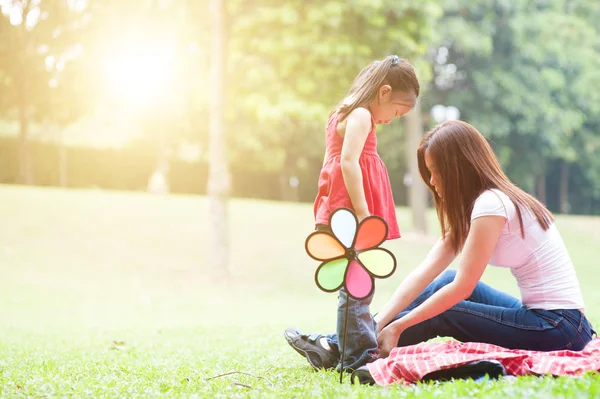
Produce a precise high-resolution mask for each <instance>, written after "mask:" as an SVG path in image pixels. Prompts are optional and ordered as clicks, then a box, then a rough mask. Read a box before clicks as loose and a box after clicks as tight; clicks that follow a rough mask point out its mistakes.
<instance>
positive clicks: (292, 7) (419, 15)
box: [228, 0, 440, 229]
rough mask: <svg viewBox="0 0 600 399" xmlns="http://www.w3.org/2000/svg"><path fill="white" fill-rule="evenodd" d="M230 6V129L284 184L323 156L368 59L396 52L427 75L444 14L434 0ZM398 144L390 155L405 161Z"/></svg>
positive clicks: (242, 148)
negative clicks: (333, 122)
mask: <svg viewBox="0 0 600 399" xmlns="http://www.w3.org/2000/svg"><path fill="white" fill-rule="evenodd" d="M229 4H230V13H231V14H232V17H231V20H232V26H231V43H230V49H231V50H230V53H231V63H230V75H229V79H228V82H229V83H230V89H231V90H232V91H233V92H232V96H231V97H232V98H234V97H235V98H237V99H238V104H237V105H238V106H237V107H236V112H235V119H233V118H232V119H233V122H232V131H238V132H240V134H238V135H236V137H235V138H232V140H235V141H233V143H232V147H233V148H234V151H236V153H242V154H244V157H239V158H242V159H244V162H246V164H248V163H249V162H247V160H248V157H249V156H252V157H253V158H252V159H253V160H254V162H253V164H255V165H260V167H262V168H268V169H270V170H274V171H281V178H280V181H281V182H282V186H287V185H288V184H289V183H288V182H289V181H290V178H293V177H294V176H296V175H298V174H302V169H303V168H309V167H310V165H320V164H321V163H322V160H323V153H324V146H323V132H324V127H325V121H326V120H327V115H328V113H329V112H330V110H331V109H332V108H333V107H334V106H335V104H336V103H337V102H339V101H340V100H341V99H342V98H343V96H344V95H345V94H346V92H347V90H348V88H349V87H350V85H351V83H352V81H353V79H354V78H355V77H356V75H357V73H358V72H359V71H360V70H361V69H362V68H364V67H365V66H366V65H368V64H369V63H370V62H373V61H374V60H376V59H381V58H383V57H385V56H386V55H389V54H398V55H400V56H402V57H404V58H408V59H409V60H411V61H412V62H413V63H416V64H417V65H416V67H417V70H418V71H419V75H420V78H421V80H423V81H426V80H427V79H428V77H429V76H430V74H429V72H428V65H427V63H426V62H425V61H424V60H423V59H422V57H421V56H422V55H423V54H424V52H425V50H426V48H427V47H426V45H425V43H427V41H428V40H429V38H430V36H431V34H432V28H433V26H434V22H435V20H436V18H438V17H439V15H440V9H439V8H438V7H437V6H436V5H435V2H433V1H423V2H417V3H415V2H411V3H409V2H401V3H399V2H396V1H382V2H376V3H374V2H371V1H356V2H344V1H339V0H327V1H322V2H319V3H313V2H306V1H300V0H294V1H287V2H271V1H264V2H260V3H259V4H256V3H252V6H251V7H250V6H248V5H247V2H240V1H235V2H234V1H232V2H230V3H229ZM272 32H285V34H281V35H273V34H272ZM413 125H414V126H417V125H415V124H412V125H409V126H413ZM404 133H405V136H406V129H404ZM417 134H418V132H417ZM414 141H415V140H413V145H414ZM399 147H400V146H399V145H396V146H395V147H391V148H389V151H388V152H394V154H393V155H392V154H390V156H393V157H401V158H403V156H402V155H399V151H398V150H397V149H398V148H399ZM262 149H269V151H268V153H267V152H266V151H260V150H262ZM394 149H395V150H394ZM414 150H416V146H415V148H414ZM383 152H386V149H383ZM274 154H275V155H274ZM415 166H416V164H415ZM413 169H414V168H413ZM300 184H302V181H300ZM417 184H418V183H417ZM283 189H284V190H285V187H284V188H283ZM416 210H417V211H418V209H416ZM419 220H424V217H419ZM418 228H419V229H422V228H423V227H422V226H419V227H418Z"/></svg>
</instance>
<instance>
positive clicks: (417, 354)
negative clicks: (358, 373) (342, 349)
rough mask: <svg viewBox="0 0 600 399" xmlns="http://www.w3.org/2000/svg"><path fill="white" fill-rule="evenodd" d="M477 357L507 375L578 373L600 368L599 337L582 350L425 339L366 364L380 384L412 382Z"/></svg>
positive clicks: (567, 374)
mask: <svg viewBox="0 0 600 399" xmlns="http://www.w3.org/2000/svg"><path fill="white" fill-rule="evenodd" d="M478 360H496V361H498V362H500V363H501V364H502V365H503V366H504V367H505V368H506V372H507V374H508V375H514V376H522V375H546V374H550V375H553V376H577V375H581V374H584V373H586V372H590V371H596V372H598V371H600V338H596V339H593V340H592V341H590V343H588V344H587V345H586V347H585V348H584V349H583V350H582V351H580V352H575V351H569V350H561V351H553V352H538V351H526V350H519V349H506V348H502V347H500V346H496V345H491V344H483V343H476V342H465V343H461V342H458V341H454V340H450V341H446V342H432V343H428V342H424V343H421V344H417V345H412V346H406V347H401V348H394V349H392V351H391V352H390V355H389V356H388V357H387V358H382V359H378V360H376V361H374V362H372V363H369V364H368V365H367V367H368V369H369V372H370V373H371V375H372V377H373V379H374V380H375V382H376V383H377V384H379V385H391V384H395V383H401V384H404V385H410V384H412V383H415V382H417V381H421V380H422V379H423V377H425V376H426V375H427V374H430V373H432V372H435V371H439V370H446V369H450V368H454V367H459V366H463V365H465V364H468V363H472V362H475V361H478Z"/></svg>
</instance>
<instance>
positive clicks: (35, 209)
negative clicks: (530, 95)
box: [0, 186, 600, 398]
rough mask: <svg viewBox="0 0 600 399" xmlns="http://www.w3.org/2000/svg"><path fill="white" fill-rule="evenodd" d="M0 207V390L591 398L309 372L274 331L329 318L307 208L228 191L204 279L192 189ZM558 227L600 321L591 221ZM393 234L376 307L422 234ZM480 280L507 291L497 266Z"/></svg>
mask: <svg viewBox="0 0 600 399" xmlns="http://www.w3.org/2000/svg"><path fill="white" fill-rule="evenodd" d="M0 204H1V206H0V221H1V226H0V397H7V398H20V397H34V398H54V397H98V398H99V397H106V398H119V397H150V398H151V397H182V398H191V397H256V398H263V397H274V398H275V397H276V398H300V397H325V398H333V397H352V398H379V397H382V398H383V397H390V398H392V397H393V398H413V397H414V398H417V397H418V398H446V397H447V398H454V397H479V396H481V397H520V398H533V397H538V398H562V397H600V376H586V377H583V378H577V379H576V378H558V379H554V378H524V379H518V380H516V381H514V380H513V381H499V382H490V383H483V384H481V383H480V384H478V383H474V382H464V381H459V382H452V383H446V384H442V385H438V386H433V385H415V386H413V387H409V388H406V387H401V386H396V387H392V388H383V387H377V386H376V387H366V386H359V387H357V386H352V385H350V383H349V380H348V379H346V380H345V381H346V382H345V383H344V385H342V386H340V385H339V382H338V375H337V374H335V373H333V372H329V373H327V372H320V373H316V372H313V371H312V369H311V368H310V367H309V366H308V363H306V361H305V360H304V359H303V358H301V357H300V356H299V355H297V354H296V353H295V352H294V351H293V350H292V349H291V348H290V347H289V346H288V345H287V343H286V342H285V340H284V338H283V334H282V332H283V330H284V329H285V328H286V327H290V326H295V327H298V328H300V329H301V330H303V331H320V332H329V331H331V330H332V329H333V327H334V325H335V309H336V302H337V297H336V294H326V293H324V292H321V291H319V290H318V288H317V287H316V285H315V284H314V282H313V273H314V270H315V268H316V266H317V264H316V262H315V261H312V260H311V259H310V258H308V256H307V255H306V254H305V253H304V239H305V238H306V236H307V235H308V234H309V233H310V232H311V231H312V208H311V206H310V205H307V204H288V203H277V202H264V201H251V200H234V201H232V202H231V207H230V218H231V219H230V220H231V274H232V276H233V278H232V282H231V283H229V284H227V285H217V284H215V283H214V282H213V279H212V276H213V273H214V270H213V269H212V267H211V264H210V263H209V261H208V259H209V256H208V253H207V244H206V241H207V238H208V237H209V235H210V234H211V233H210V231H209V229H208V226H207V221H206V212H207V210H206V201H205V199H204V198H202V197H196V196H169V197H157V196H150V195H146V194H141V193H118V192H102V191H93V190H81V191H79V190H66V191H65V190H56V189H41V188H20V187H12V186H4V187H2V186H0ZM399 216H400V227H401V228H402V227H403V226H408V225H409V222H408V220H409V213H408V211H407V210H406V209H399ZM429 217H430V223H431V230H432V231H437V227H436V222H435V220H434V217H435V216H434V215H433V213H432V214H430V215H429ZM558 225H559V227H560V228H561V231H562V232H563V237H564V239H565V242H566V244H567V246H568V248H569V250H570V252H571V256H572V258H573V261H574V262H575V265H576V267H577V272H578V275H579V279H580V282H581V285H582V288H583V292H584V299H585V301H586V308H587V313H588V315H589V316H590V318H591V320H592V322H594V323H595V324H596V325H600V290H599V289H598V285H597V282H598V278H599V277H600V271H598V267H599V266H598V259H597V258H598V248H600V218H586V217H563V216H561V217H559V218H558ZM403 233H406V234H405V237H404V238H403V239H401V240H396V241H394V242H391V243H389V244H386V246H387V247H388V248H390V249H392V250H393V251H394V253H395V254H396V257H397V259H398V264H399V265H398V269H397V271H396V273H395V274H394V275H393V276H392V277H390V278H389V279H387V280H383V281H377V282H376V284H377V295H376V298H375V300H374V306H373V309H374V310H377V309H378V308H379V307H380V306H381V305H382V304H383V303H384V302H385V301H386V299H387V298H389V296H390V295H391V293H392V292H393V290H394V288H395V286H396V285H397V284H398V282H399V281H400V280H401V279H402V277H403V276H404V275H406V273H407V272H408V271H409V270H410V269H411V268H413V267H415V266H416V265H417V264H418V262H419V261H420V260H421V259H422V258H423V257H424V256H425V254H426V252H427V251H428V249H429V246H430V244H431V239H427V238H417V237H414V236H411V235H410V234H409V232H407V231H406V227H405V228H404V229H403ZM484 280H485V281H487V282H489V283H491V284H493V285H494V286H495V287H498V288H500V289H504V290H507V291H509V292H511V293H513V294H517V293H518V291H517V289H516V285H515V283H514V282H513V280H512V276H511V275H510V272H509V271H508V270H502V269H491V268H490V269H489V270H488V271H486V274H485V276H484ZM229 372H240V373H237V374H231V375H226V376H221V377H218V378H212V379H211V377H215V376H219V375H221V374H225V373H229ZM242 373H249V374H242Z"/></svg>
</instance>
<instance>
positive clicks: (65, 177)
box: [58, 141, 69, 188]
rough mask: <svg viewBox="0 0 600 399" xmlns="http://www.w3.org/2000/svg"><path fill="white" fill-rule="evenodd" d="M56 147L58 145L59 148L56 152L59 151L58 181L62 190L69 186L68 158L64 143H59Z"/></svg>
mask: <svg viewBox="0 0 600 399" xmlns="http://www.w3.org/2000/svg"><path fill="white" fill-rule="evenodd" d="M58 145H59V148H58V151H59V153H58V163H59V165H58V166H59V179H60V186H61V187H63V188H64V187H67V186H68V185H69V173H68V163H69V158H68V152H67V146H66V145H65V143H64V142H62V141H61V142H60V143H59V144H58Z"/></svg>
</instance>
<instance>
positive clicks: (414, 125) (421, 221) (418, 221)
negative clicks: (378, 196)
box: [404, 103, 427, 234]
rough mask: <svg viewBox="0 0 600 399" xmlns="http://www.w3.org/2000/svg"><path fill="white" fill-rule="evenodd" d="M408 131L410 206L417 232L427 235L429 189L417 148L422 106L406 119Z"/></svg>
mask: <svg viewBox="0 0 600 399" xmlns="http://www.w3.org/2000/svg"><path fill="white" fill-rule="evenodd" d="M404 127H405V130H406V161H407V162H408V168H407V169H408V173H409V175H410V179H409V180H408V181H409V182H410V185H409V187H408V191H409V201H408V203H409V205H410V209H411V212H412V221H413V227H414V229H415V231H416V232H418V233H421V234H425V233H427V220H426V216H425V213H426V211H427V187H426V186H425V184H423V180H422V179H421V174H420V173H419V166H418V163H417V148H418V147H419V143H420V142H421V138H422V137H423V120H422V119H421V106H420V103H417V105H416V107H415V109H414V110H413V111H412V112H409V113H408V114H406V116H405V117H404Z"/></svg>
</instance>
